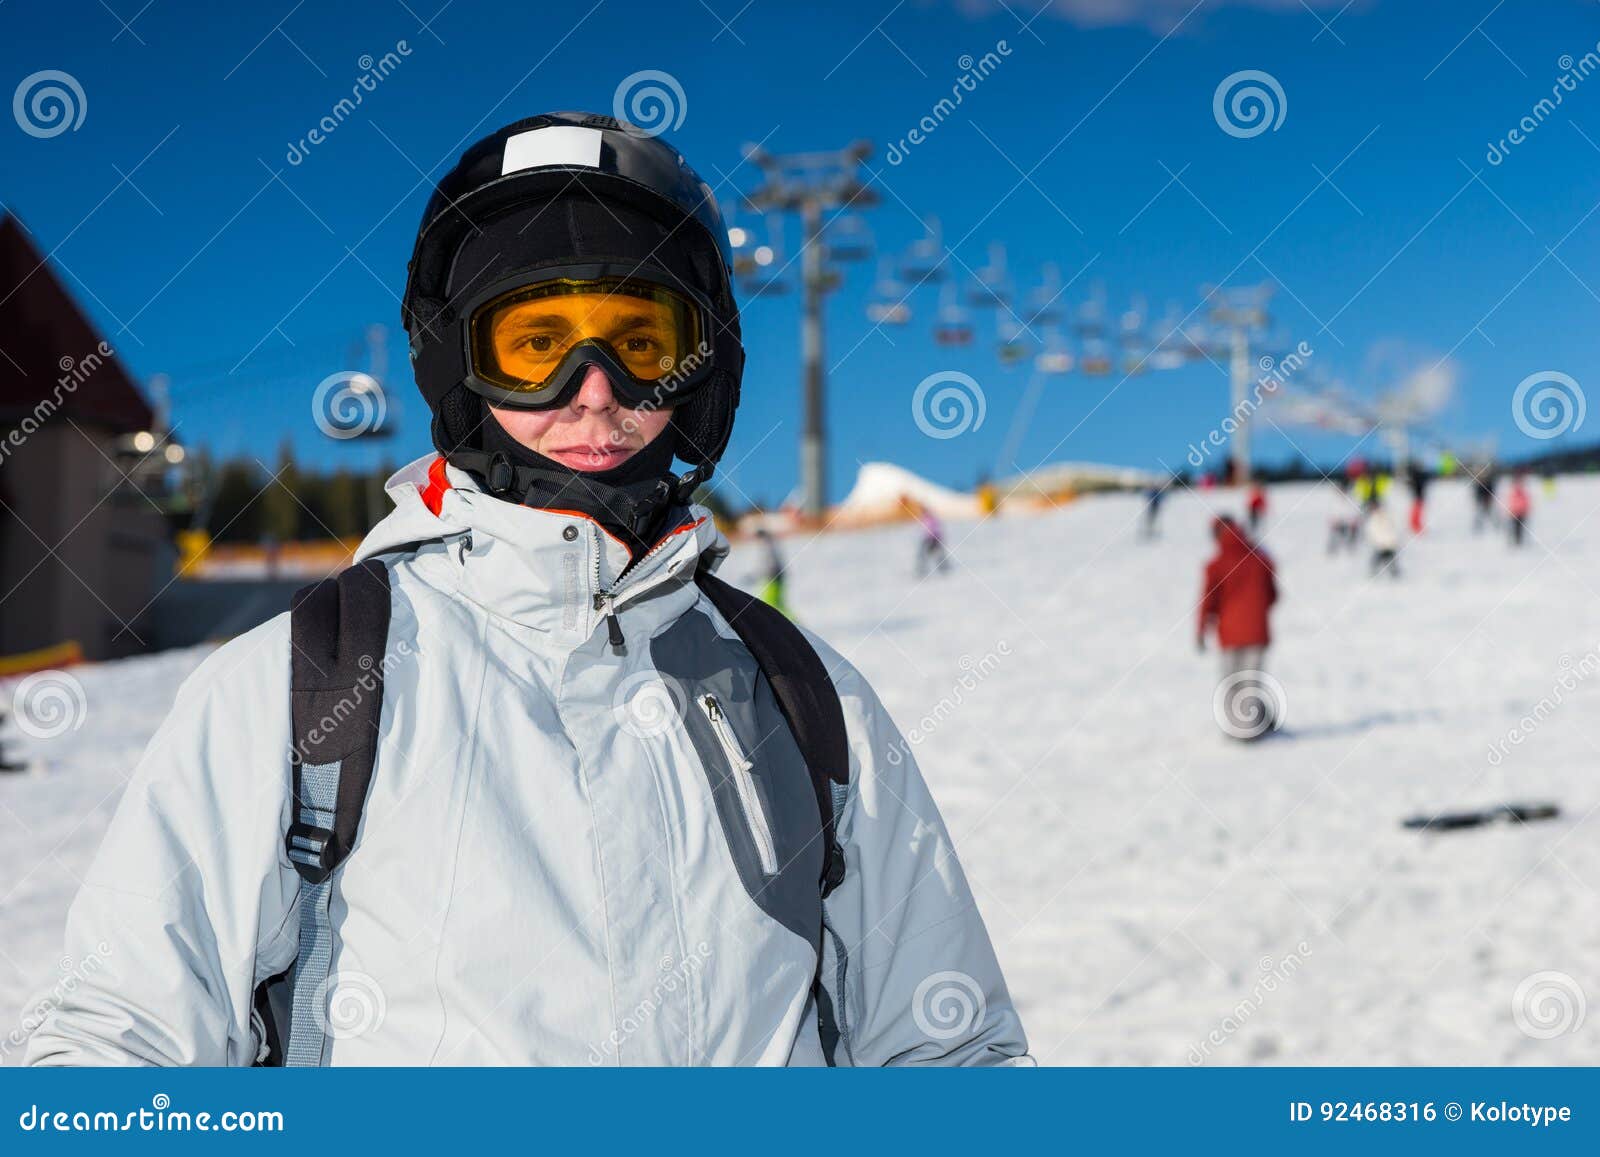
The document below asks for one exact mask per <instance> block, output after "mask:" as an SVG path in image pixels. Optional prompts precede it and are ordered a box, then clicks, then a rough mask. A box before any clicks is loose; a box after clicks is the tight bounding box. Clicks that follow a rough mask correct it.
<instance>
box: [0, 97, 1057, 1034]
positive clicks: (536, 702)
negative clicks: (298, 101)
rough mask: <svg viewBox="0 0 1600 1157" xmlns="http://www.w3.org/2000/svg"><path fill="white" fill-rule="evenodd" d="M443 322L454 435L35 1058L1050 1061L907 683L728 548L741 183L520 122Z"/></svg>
mask: <svg viewBox="0 0 1600 1157" xmlns="http://www.w3.org/2000/svg"><path fill="white" fill-rule="evenodd" d="M403 319H404V322H405V325H406V329H407V332H408V334H409V335H410V338H411V352H412V361H413V368H414V372H415V376H416V378H417V382H418V384H419V386H420V387H421V389H422V392H423V395H424V396H425V398H426V399H427V401H428V404H429V406H430V408H431V410H432V412H433V416H434V417H433V427H432V432H433V439H434V443H435V446H436V448H437V450H438V456H436V457H431V458H428V459H422V460H419V461H417V462H415V463H413V464H412V465H410V466H408V467H406V468H405V469H403V470H401V471H400V472H399V473H398V474H396V475H395V476H394V477H393V478H392V479H391V480H390V482H389V484H388V490H389V494H390V495H391V497H392V498H393V500H394V502H395V509H394V511H393V512H392V513H390V515H389V516H388V517H387V518H385V519H384V520H383V521H382V522H381V523H380V524H379V525H378V526H377V527H376V528H375V529H374V530H373V531H372V532H371V533H370V534H369V535H368V536H367V538H366V540H365V541H364V542H363V543H362V545H361V547H360V549H359V551H358V552H357V558H358V560H359V561H358V563H357V565H356V566H353V567H352V568H350V569H349V570H347V571H345V572H343V573H342V574H341V575H340V576H339V577H338V578H337V579H332V580H328V581H326V582H324V583H321V584H317V585H316V586H314V587H310V588H307V589H306V590H305V591H303V592H301V595H300V596H298V599H297V603H296V606H295V608H294V610H293V612H292V613H291V614H286V615H281V616H279V617H278V618H276V619H274V620H272V621H271V622H269V623H267V624H265V625H264V626H262V627H260V628H258V629H256V630H254V631H251V632H250V633H248V634H246V635H244V636H241V637H240V638H238V639H235V640H233V641H232V642H230V643H228V644H226V645H224V646H223V647H221V648H219V649H218V650H217V651H216V652H214V653H213V654H212V655H211V656H209V657H208V658H207V659H206V660H205V662H203V663H202V664H201V666H200V668H199V669H198V670H197V671H196V672H195V674H194V675H193V676H192V677H191V678H190V679H189V680H188V681H187V682H186V683H185V684H184V686H183V688H182V689H181V691H180V692H179V695H178V699H177V703H176V705H175V706H174V708H173V710H172V713H171V715H170V716H169V717H168V718H167V720H166V721H165V723H164V724H163V725H162V727H161V728H160V730H159V731H158V732H157V734H156V736H155V738H154V739H153V740H152V742H151V744H150V747H149V749H148V750H147V751H146V753H145V755H144V757H143V759H142V760H141V761H140V764H139V766H138V768H137V770H136V771H135V773H134V776H133V779H132V781H131V783H130V785H129V787H128V789H127V792H126V794H125V795H124V797H123V799H122V802H121V804H120V806H119V808H118V810H117V814H116V816H115V818H114V819H113V821H112V823H111V826H110V829H109V831H108V832H107V835H106V838H105V842H104V845H103V846H102V848H101V850H100V853H99V855H98V857H97V858H96V860H95V862H94V864H93V866H92V867H91V869H90V871H89V874H88V876H87V878H86V880H85V883H84V887H83V889H82V890H81V892H80V893H79V895H78V897H77V899H76V901H75V902H74V904H73V906H72V910H71V913H70V915H69V918H68V925H67V949H66V951H67V955H68V956H78V955H82V954H84V953H86V952H87V951H89V950H90V948H92V947H93V946H94V945H96V944H99V943H100V942H101V941H104V942H105V943H106V944H108V945H110V947H111V951H109V952H105V951H101V952H100V953H98V955H99V957H100V958H101V959H103V960H104V962H105V963H104V966H103V967H102V968H101V969H100V970H99V971H97V972H96V973H95V974H94V975H93V976H92V977H89V978H88V979H87V980H86V981H85V983H84V984H82V985H80V986H79V987H78V988H77V989H75V990H74V991H73V992H72V993H71V994H70V995H69V996H67V997H66V998H65V999H63V1000H61V1001H60V1002H58V1003H57V1004H56V1005H55V1007H54V1008H53V1009H52V1011H51V1012H50V1014H49V1016H48V1017H47V1018H46V1019H45V1021H44V1023H43V1024H42V1025H41V1027H40V1028H39V1029H38V1030H37V1031H36V1032H35V1033H34V1035H33V1037H32V1038H31V1041H30V1044H29V1054H28V1055H29V1059H30V1060H31V1061H32V1062H33V1063H37V1064H99V1063H105V1064H121V1063H135V1064H211V1065H223V1064H227V1065H248V1064H252V1063H265V1064H272V1063H288V1064H294V1065H328V1064H339V1065H370V1064H448V1065H465V1064H563V1065H587V1064H607V1065H620V1064H642V1065H687V1064H719V1065H733V1064H762V1065H821V1064H839V1065H888V1064H933V1065H993V1064H1028V1063H1031V1060H1030V1058H1029V1057H1028V1056H1027V1044H1026V1041H1025V1039H1024V1037H1023V1033H1022V1028H1021V1025H1020V1023H1019V1021H1018V1018H1017V1014H1016V1012H1015V1010H1014V1008H1013V1005H1012V1002H1011V999H1010V997H1009V995H1008V994H1007V991H1006V986H1005V982H1004V979H1003V978H1002V976H1001V973H1000V969H999V966H998V964H997V962H996V959H995V955H994V951H993V949H992V947H991V945H990V941H989V937H988V934H987V932H986V931H985V928H984V925H983V921H982V919H981V918H980V916H979V914H978V911H977V908H976V906H975V904H974V901H973V897H972V893H971V891H970V890H969V888H968V885H967V883H966V880H965V877H964V876H963V874H962V871H961V868H960V866H959V865H958V863H957V861H956V859H955V854H954V851H953V849H952V847H951V844H950V838H949V835H948V834H947V832H946V829H945V827H944V824H943V822H942V821H941V819H940V817H939V813H938V810H937V809H936V807H935V806H934V803H933V800H932V798H931V797H930V796H929V794H928V790H927V788H926V786H925V785H924V783H923V780H922V777H921V774H920V772H919V771H918V770H917V768H916V765H915V763H914V762H913V761H912V760H911V759H910V758H909V757H907V756H906V755H905V754H904V751H905V745H904V742H903V740H902V738H901V736H900V733H899V732H898V730H897V729H896V728H895V727H894V725H893V723H892V722H891V721H890V720H889V718H888V716H887V715H886V713H885V712H884V709H883V707H882V705H881V704H880V703H879V701H878V699H877V697H876V696H875V695H874V694H873V692H872V689H871V688H870V687H869V686H868V685H867V684H866V682H865V681H864V680H863V679H862V677H861V675H860V674H859V673H857V672H856V671H855V670H854V668H852V667H851V666H850V664H849V663H847V662H846V661H845V660H843V659H842V658H841V657H840V656H839V655H838V654H837V653H836V652H834V651H833V650H831V649H830V648H828V647H827V646H826V644H823V643H821V642H820V641H818V640H816V639H815V638H812V637H810V636H807V635H805V634H803V633H801V632H800V631H799V630H798V629H797V628H795V627H793V626H792V625H791V624H789V623H788V621H787V620H785V619H783V618H782V616H780V615H777V614H776V613H774V612H773V611H771V610H770V608H767V607H765V606H764V605H763V604H761V603H760V602H759V601H758V600H756V599H754V598H753V597H751V596H748V595H745V594H743V593H742V592H739V591H737V590H736V589H735V588H733V587H730V586H728V585H727V584H725V583H722V582H721V581H720V580H718V579H717V578H716V577H715V576H714V575H713V574H712V573H711V571H712V570H713V569H714V568H715V567H716V566H717V565H718V564H719V563H720V562H721V560H722V558H723V557H724V556H725V555H726V553H727V546H726V543H725V541H724V540H723V539H722V537H721V535H720V534H718V533H717V531H716V528H715V526H714V524H713V523H712V521H711V519H710V518H709V516H708V514H707V512H706V511H705V510H703V509H701V508H699V507H697V506H694V505H692V504H691V503H690V502H689V495H690V493H691V491H692V490H693V489H694V487H695V486H696V485H698V484H699V483H700V482H702V481H703V480H704V479H705V478H706V477H708V476H709V475H710V473H711V471H712V469H713V468H714V466H715V464H716V462H717V460H718V458H719V457H720V456H721V454H722V452H723V449H724V448H725V446H726V445H727V441H728V437H729V434H730V432H731V429H732V423H733V414H734V409H735V407H736V405H737V403H738V397H739V384H740V375H741V370H742V366H743V349H742V347H741V344H740V335H739V322H738V312H737V308H736V306H735V304H734V301H733V297H732V293H731V290H730V284H729V261H728V255H727V250H726V231H725V229H724V227H723V224H722V220H721V217H720V215H719V213H718V210H717V207H716V203H715V201H714V199H713V197H712V193H711V190H710V188H709V187H707V186H706V185H705V183H704V182H702V181H701V180H700V178H699V177H698V176H697V175H696V174H695V173H694V171H693V170H692V169H691V168H690V167H689V166H688V163H687V162H686V161H685V160H684V159H683V158H682V157H681V156H679V155H678V154H677V153H676V152H675V151H674V150H673V149H672V148H671V147H670V146H668V145H667V144H666V143H665V142H663V141H662V140H661V139H660V138H659V137H652V136H649V135H646V134H643V133H640V132H639V131H638V130H636V129H633V128H631V127H629V126H625V125H619V124H618V123H617V122H615V121H613V120H611V119H610V118H608V117H601V116H590V115H585V114H552V115H547V116H540V117H534V118H531V119H528V120H524V121H519V122H517V123H516V124H513V125H510V126H508V127H507V128H504V129H501V130H499V131H498V132H496V133H494V134H492V135H490V136H489V137H486V138H485V139H484V140H482V141H480V142H478V143H477V144H475V145H473V146H472V147H470V148H469V149H468V150H467V151H466V153H465V154H464V155H463V156H462V158H461V160H460V161H459V163H458V164H457V165H456V167H455V168H454V169H453V170H452V171H451V172H450V173H448V174H447V175H446V176H445V177H444V178H443V179H442V180H441V181H440V184H439V188H438V190H437V192H436V193H435V194H434V196H433V198H432V200H431V201H430V202H429V205H428V207H427V209H426V211H425V213H424V217H423V223H422V227H421V229H420V231H419V235H418V238H417V244H416V249H415V251H414V254H413V258H412V261H411V265H410V276H409V280H408V284H407V287H406V293H405V297H404V302H403ZM675 459H676V460H679V461H681V462H683V463H685V464H686V465H687V466H688V470H687V471H686V472H685V473H683V474H681V475H680V474H677V473H675V468H674V460H675ZM953 1008H959V1009H960V1010H961V1011H960V1012H959V1014H958V1015H957V1016H956V1017H955V1018H954V1019H952V1018H951V1015H950V1010H951V1009H953Z"/></svg>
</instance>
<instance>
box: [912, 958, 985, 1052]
mask: <svg viewBox="0 0 1600 1157" xmlns="http://www.w3.org/2000/svg"><path fill="white" fill-rule="evenodd" d="M987 1009H988V1002H987V1001H986V999H985V998H984V994H983V986H982V985H980V984H979V983H978V982H977V981H976V980H975V979H973V978H972V977H971V976H968V975H967V974H966V973H965V972H935V973H934V974H933V975H932V976H929V977H927V978H926V979H925V980H923V982H922V983H921V984H919V985H917V990H916V992H914V993H912V994H911V1019H912V1021H913V1022H914V1023H915V1024H916V1026H917V1029H918V1030H919V1031H920V1032H921V1033H922V1034H923V1035H924V1036H926V1037H927V1038H928V1039H930V1040H937V1041H946V1040H955V1039H956V1038H957V1037H961V1036H967V1035H968V1034H970V1033H971V1032H972V1030H973V1029H975V1028H977V1027H978V1026H979V1025H980V1024H982V1023H983V1017H984V1013H985V1012H986V1011H987Z"/></svg>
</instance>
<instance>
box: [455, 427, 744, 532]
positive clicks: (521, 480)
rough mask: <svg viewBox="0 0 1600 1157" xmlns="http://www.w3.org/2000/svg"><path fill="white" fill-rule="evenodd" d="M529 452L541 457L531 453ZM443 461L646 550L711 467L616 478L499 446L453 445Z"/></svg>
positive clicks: (503, 495) (491, 488)
mask: <svg viewBox="0 0 1600 1157" xmlns="http://www.w3.org/2000/svg"><path fill="white" fill-rule="evenodd" d="M528 456H529V457H530V458H535V457H541V456H539V455H536V454H534V453H533V452H532V451H529V452H528ZM448 459H449V461H450V464H451V465H453V466H455V467H457V468H458V469H461V470H465V471H467V472H468V473H469V474H471V475H472V476H473V477H474V478H476V479H478V481H479V483H480V484H481V485H482V486H483V487H484V489H485V490H486V491H487V492H488V493H490V494H492V495H494V496H495V497H496V498H499V499H502V500H504V501H507V502H514V503H517V504H518V505H520V506H531V507H534V508H536V509H544V510H549V509H555V510H572V511H576V512H577V513H579V514H584V515H587V516H589V517H591V518H593V519H594V520H595V521H596V522H599V523H601V524H602V525H604V526H608V527H614V528H616V529H619V530H622V531H623V532H625V534H624V537H625V538H628V539H630V540H631V542H632V543H633V544H635V545H642V546H643V547H645V548H646V549H648V547H650V546H653V545H654V541H653V540H654V537H655V535H656V534H658V533H659V532H660V530H661V529H662V520H663V518H664V517H665V515H666V513H667V511H669V510H671V509H674V508H677V507H682V506H687V505H688V504H689V502H690V500H691V498H692V496H693V494H694V492H695V490H697V489H698V488H699V487H700V485H701V484H702V483H703V482H704V481H705V480H706V479H707V478H709V477H710V476H711V472H712V469H713V468H712V467H710V466H706V465H701V466H696V467H694V468H693V469H691V470H688V471H686V472H685V473H683V474H681V475H679V474H673V473H671V471H670V469H669V471H668V472H667V473H666V474H664V475H658V476H655V477H649V476H646V477H643V478H638V479H631V480H628V481H622V482H618V481H613V480H612V479H609V478H606V477H604V476H597V475H593V474H585V473H584V472H583V471H581V470H573V469H571V468H569V467H565V466H561V465H560V464H558V463H551V464H550V465H548V466H547V465H544V464H543V463H542V462H539V463H534V462H530V461H513V460H512V458H511V455H510V454H508V453H506V452H505V451H504V450H480V449H469V448H466V447H458V448H457V449H456V450H454V451H452V452H451V453H450V454H449V455H448ZM604 473H607V474H609V473H612V472H611V471H607V472H604Z"/></svg>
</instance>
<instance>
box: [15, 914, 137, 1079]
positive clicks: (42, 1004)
mask: <svg viewBox="0 0 1600 1157" xmlns="http://www.w3.org/2000/svg"><path fill="white" fill-rule="evenodd" d="M110 955H111V945H110V944H108V943H106V942H105V941H104V940H102V941H100V942H99V943H98V944H96V945H95V946H94V951H93V952H91V953H89V954H88V955H87V956H85V957H84V958H83V959H82V960H76V961H75V960H72V959H70V958H65V959H63V960H62V961H61V975H60V977H59V978H57V980H56V982H55V983H54V984H53V985H51V986H50V991H48V992H46V993H45V994H44V995H42V996H40V997H39V999H38V1000H36V1001H35V1002H34V1003H33V1004H32V1005H30V1006H29V1007H27V1008H25V1009H23V1010H22V1019H21V1021H20V1022H18V1024H17V1027H15V1028H13V1029H12V1030H11V1031H10V1032H8V1033H7V1034H6V1035H5V1038H4V1039H3V1040H0V1060H3V1059H5V1058H7V1057H9V1056H10V1055H11V1053H12V1051H13V1050H14V1049H19V1048H21V1047H22V1046H23V1045H25V1044H27V1043H28V1038H29V1037H30V1036H32V1035H33V1034H34V1032H35V1030H37V1029H38V1027H39V1026H40V1025H42V1024H43V1023H44V1022H45V1021H46V1020H48V1019H49V1017H50V1014H51V1013H52V1012H54V1011H55V1010H56V1009H58V1008H60V1007H61V1006H62V1005H63V1004H65V1003H66V1002H67V997H69V996H71V995H72V994H73V993H74V992H76V991H78V989H79V987H81V986H82V985H83V984H85V983H86V982H87V981H88V979H89V978H90V977H91V976H93V975H94V974H95V973H97V972H99V971H100V970H101V968H103V967H104V966H105V962H106V958H107V957H109V956H110Z"/></svg>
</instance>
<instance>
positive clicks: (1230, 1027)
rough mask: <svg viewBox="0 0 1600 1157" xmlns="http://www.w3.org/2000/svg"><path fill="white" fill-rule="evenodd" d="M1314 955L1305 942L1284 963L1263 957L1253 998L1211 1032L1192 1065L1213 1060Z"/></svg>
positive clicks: (1246, 999) (1191, 1057)
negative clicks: (1270, 997) (1218, 1050)
mask: <svg viewBox="0 0 1600 1157" xmlns="http://www.w3.org/2000/svg"><path fill="white" fill-rule="evenodd" d="M1310 955H1311V945H1310V944H1308V943H1306V942H1305V941H1304V940H1302V941H1300V943H1298V944H1296V945H1295V946H1294V951H1293V952H1290V953H1288V954H1286V955H1285V956H1284V957H1283V958H1282V959H1281V960H1274V959H1273V958H1272V957H1270V956H1263V957H1262V958H1261V965H1260V968H1261V976H1260V978H1259V979H1258V980H1257V981H1256V982H1255V984H1253V985H1252V986H1251V988H1250V993H1249V995H1248V996H1246V997H1244V999H1242V1000H1241V1001H1239V1003H1238V1004H1236V1005H1234V1006H1233V1010H1232V1011H1231V1012H1229V1013H1228V1014H1227V1015H1226V1016H1224V1017H1223V1018H1222V1020H1221V1022H1220V1023H1218V1025H1217V1027H1216V1028H1214V1029H1212V1030H1211V1031H1210V1032H1208V1033H1207V1034H1206V1035H1205V1037H1204V1038H1203V1039H1202V1040H1201V1041H1200V1043H1199V1044H1197V1045H1194V1046H1193V1047H1192V1048H1190V1049H1189V1057H1188V1060H1189V1063H1190V1064H1191V1065H1203V1064H1205V1063H1206V1061H1208V1060H1210V1059H1211V1053H1212V1051H1213V1050H1215V1049H1219V1048H1221V1047H1222V1046H1223V1045H1225V1044H1227V1043H1228V1041H1230V1040H1231V1039H1233V1036H1234V1034H1235V1033H1237V1032H1238V1031H1239V1030H1240V1029H1242V1028H1243V1027H1244V1026H1245V1024H1246V1023H1247V1022H1248V1021H1249V1020H1250V1018H1251V1017H1253V1016H1254V1015H1255V1014H1256V1013H1258V1012H1260V1011H1261V1009H1262V1006H1263V1005H1265V1004H1266V1003H1267V998H1268V997H1269V996H1271V995H1272V994H1273V993H1275V992H1277V991H1278V990H1279V989H1280V988H1282V987H1283V986H1284V985H1285V984H1287V983H1288V982H1289V981H1290V979H1291V978H1293V976H1294V975H1295V973H1297V972H1299V971H1300V969H1301V967H1303V966H1304V964H1305V962H1306V959H1307V958H1308V957H1309V956H1310Z"/></svg>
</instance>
